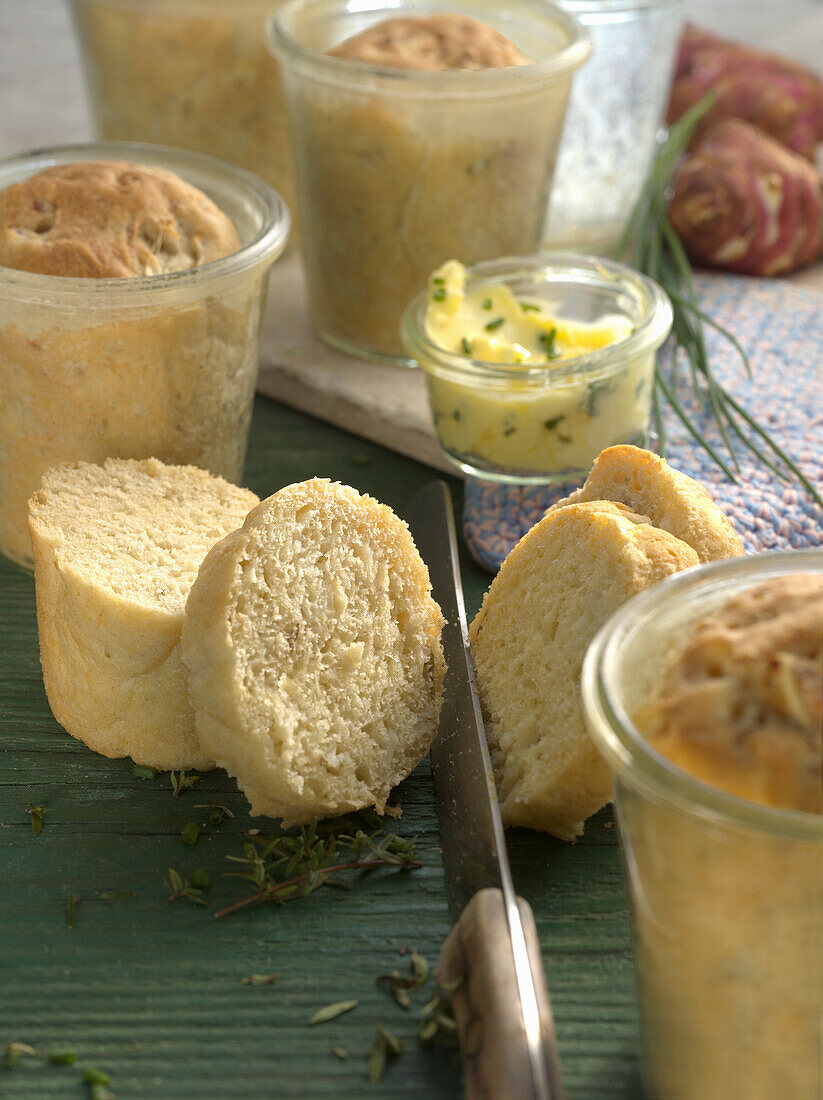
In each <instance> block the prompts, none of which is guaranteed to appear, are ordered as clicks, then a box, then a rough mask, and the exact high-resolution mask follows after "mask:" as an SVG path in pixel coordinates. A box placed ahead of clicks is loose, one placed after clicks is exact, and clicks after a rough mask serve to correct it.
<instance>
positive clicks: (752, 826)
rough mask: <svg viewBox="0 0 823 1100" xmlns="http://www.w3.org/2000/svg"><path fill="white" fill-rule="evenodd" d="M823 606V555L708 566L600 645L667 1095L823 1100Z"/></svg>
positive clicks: (643, 991) (654, 1093)
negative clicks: (822, 640) (822, 643)
mask: <svg viewBox="0 0 823 1100" xmlns="http://www.w3.org/2000/svg"><path fill="white" fill-rule="evenodd" d="M787 584H790V585H792V586H793V592H794V595H793V604H792V603H791V602H790V600H789V599H788V597H787V592H788V591H789V590H788V588H787ZM769 587H771V594H770V595H768V596H767V595H766V593H767V591H768V589H769ZM821 600H823V552H821V551H818V550H810V551H799V550H792V551H788V552H780V553H769V554H759V555H751V556H748V557H744V558H734V559H732V560H730V561H723V562H719V563H716V564H712V565H707V566H700V567H698V568H696V569H691V570H688V571H686V572H685V573H682V574H678V575H677V576H675V577H672V578H670V579H668V580H666V581H664V582H663V583H662V584H660V585H656V586H655V587H654V588H652V589H650V590H648V591H647V592H645V593H643V594H642V595H640V596H639V597H637V598H636V599H634V600H632V601H631V602H630V603H629V604H627V605H626V606H625V607H624V608H623V609H621V610H620V611H619V612H618V613H617V614H616V615H615V616H614V617H613V618H612V619H611V620H610V621H609V622H608V623H607V624H606V626H605V627H604V628H603V629H602V631H601V632H600V634H599V635H598V636H597V637H596V638H595V639H594V641H593V643H592V645H591V647H590V649H589V651H588V654H587V656H586V660H585V663H584V666H583V674H582V680H581V690H582V699H583V708H584V712H585V714H586V718H587V722H588V725H589V731H590V734H591V736H592V739H593V740H594V743H595V745H596V746H597V748H598V749H599V750H600V752H601V753H602V755H603V756H604V758H605V759H606V760H607V762H608V763H609V764H610V765H611V767H612V768H613V770H614V773H615V813H616V818H617V823H618V826H619V830H620V843H621V848H622V852H623V862H624V869H625V875H626V880H627V886H628V892H629V900H630V905H631V911H632V933H633V943H634V956H635V965H636V972H637V987H638V994H639V999H640V1010H641V1020H642V1036H643V1054H644V1071H645V1079H646V1086H647V1095H648V1096H649V1097H650V1098H652V1100H657V1098H661V1100H662V1098H663V1097H665V1098H666V1100H729V1098H731V1097H747V1098H748V1097H764V1098H765V1097H769V1098H771V1097H775V1098H777V1097H779V1098H780V1100H821V1098H823V1073H821V1061H820V1054H821V1047H820V1022H821V1019H823V949H822V948H821V944H823V812H821V807H823V801H821V799H823V794H821V790H820V771H819V769H820V751H821V750H820V740H819V733H820V716H819V707H820V677H821V669H820V660H821V657H820V632H821V631H823V615H821ZM813 601H814V602H813ZM770 605H771V606H770ZM792 615H793V616H795V618H794V622H793V624H792V623H790V621H789V619H790V616H792ZM818 620H820V621H818ZM766 628H768V629H770V630H771V633H770V634H769V635H765V634H764V633H763V631H764V629H766ZM815 653H816V656H815ZM815 662H816V668H817V672H816V673H815V671H814V667H812V666H814V665H815ZM734 670H736V672H735V671H734ZM815 681H816V686H815ZM815 705H816V707H817V711H818V713H817V717H816V718H815V716H814V713H813V712H814V710H815ZM761 714H762V715H763V717H761ZM664 715H668V716H669V718H668V719H667V720H666V722H663V724H660V722H659V719H660V716H664ZM655 716H657V717H658V722H657V723H656V722H655ZM747 727H750V729H747ZM815 731H816V734H817V747H816V748H815V744H814V740H815ZM675 761H677V763H675ZM678 764H680V765H682V766H678ZM697 776H700V778H697ZM798 807H802V808H798Z"/></svg>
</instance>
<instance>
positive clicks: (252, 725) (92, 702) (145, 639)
mask: <svg viewBox="0 0 823 1100" xmlns="http://www.w3.org/2000/svg"><path fill="white" fill-rule="evenodd" d="M241 525H242V526H241ZM30 532H31V537H32V544H33V548H34V562H35V584H36V592H37V614H38V625H39V632H40V647H41V661H42V666H43V678H44V682H45V685H46V692H47V694H48V698H49V702H50V704H51V707H52V710H53V712H54V714H55V717H56V718H57V719H58V721H59V722H60V723H61V724H62V725H63V726H64V727H65V729H66V730H68V732H69V733H71V734H72V735H73V736H74V737H77V738H79V739H80V740H82V741H84V742H85V743H86V744H87V745H89V746H90V747H91V748H93V749H95V750H96V751H97V752H101V753H104V754H105V755H107V756H112V757H119V756H125V755H128V756H131V757H132V758H133V759H134V760H135V761H137V762H138V763H141V764H147V765H150V766H152V767H155V768H163V769H165V768H180V767H198V768H204V767H208V766H211V765H213V764H215V763H216V764H219V765H222V766H224V767H226V768H227V770H228V771H229V772H230V773H231V774H232V775H234V776H236V778H237V780H238V783H239V785H240V786H241V788H242V789H243V790H244V791H245V792H246V794H247V795H248V797H249V798H250V800H251V802H252V812H254V813H267V814H272V815H274V816H278V817H282V818H283V819H284V823H300V822H306V821H309V820H310V819H311V818H312V817H313V816H330V815H333V814H338V813H341V812H345V811H348V810H355V809H359V808H363V807H366V806H370V805H374V806H376V808H377V809H378V810H382V809H383V808H384V806H385V803H386V799H387V797H388V795H389V792H390V790H391V788H392V787H393V786H395V785H396V784H397V783H398V782H400V780H402V779H404V778H405V777H406V776H407V775H408V774H409V773H410V772H411V771H412V769H413V768H414V766H415V765H416V764H417V762H418V761H419V760H420V759H421V758H422V757H423V756H424V755H425V753H426V752H427V751H428V748H429V745H430V744H431V741H432V739H433V738H434V734H435V732H436V730H437V723H438V716H439V710H440V702H441V697H442V689H443V678H444V674H445V664H444V660H443V653H442V648H441V645H440V632H441V628H442V625H443V618H442V615H441V613H440V609H439V608H438V606H437V604H436V603H435V602H434V600H433V599H432V596H431V585H430V582H429V575H428V571H427V569H426V566H425V565H424V563H423V561H422V559H421V558H420V555H419V554H418V552H417V550H416V548H415V546H414V542H413V540H412V537H411V534H410V533H409V530H408V528H407V526H406V524H405V523H403V522H402V520H400V519H399V518H398V517H397V516H396V515H395V514H394V513H393V512H392V511H391V509H390V508H388V507H386V506H385V505H382V504H379V503H378V502H377V501H374V500H372V499H371V498H370V497H367V496H361V495H360V494H359V493H358V492H356V491H355V490H354V489H350V488H348V487H346V486H342V485H338V484H332V483H330V482H329V481H326V480H320V479H318V480H313V481H308V482H303V483H300V484H297V485H291V486H288V487H287V488H285V489H283V490H281V491H280V492H279V493H275V494H274V496H272V497H269V498H268V499H267V500H265V501H263V502H262V503H258V500H257V497H256V496H255V495H254V494H253V493H251V492H249V491H247V490H245V489H238V488H236V487H235V486H232V485H229V484H228V483H227V482H225V481H223V480H222V479H220V478H215V477H212V476H211V475H209V474H207V473H205V472H204V471H202V470H198V469H195V468H193V467H179V466H166V465H164V464H163V463H161V462H159V461H157V460H155V459H149V460H146V461H136V460H125V459H122V460H121V459H110V460H108V461H107V462H106V463H105V464H104V465H103V466H95V465H92V464H88V463H77V464H71V465H66V466H60V467H56V468H55V469H52V470H50V471H49V472H48V473H47V474H46V476H45V478H44V481H43V484H42V487H41V489H40V490H39V491H38V492H37V493H36V494H35V495H34V497H33V498H32V500H31V502H30Z"/></svg>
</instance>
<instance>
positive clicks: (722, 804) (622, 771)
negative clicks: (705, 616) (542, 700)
mask: <svg viewBox="0 0 823 1100" xmlns="http://www.w3.org/2000/svg"><path fill="white" fill-rule="evenodd" d="M807 572H813V573H823V550H815V549H806V550H777V551H770V552H767V553H761V554H747V555H745V556H744V557H739V558H730V559H726V560H724V561H717V562H711V563H708V564H705V565H697V566H693V567H692V568H691V569H686V570H684V571H683V572H682V573H677V574H675V575H674V576H671V577H667V578H666V579H665V580H664V581H662V582H661V583H659V584H656V585H654V586H653V587H652V588H649V589H647V590H646V591H645V592H641V593H640V595H638V596H635V597H634V598H633V599H631V600H630V601H629V602H628V603H627V604H625V605H624V606H623V607H621V608H620V610H619V611H617V612H615V614H614V615H612V617H611V618H610V619H609V620H608V622H607V623H605V625H604V626H603V627H602V628H601V629H600V630H599V631H598V633H597V634H596V635H595V637H594V639H593V641H592V642H591V644H590V646H589V648H588V651H587V653H586V657H585V659H584V661H583V669H582V673H581V679H580V686H581V696H582V701H583V710H584V713H585V715H586V718H587V720H588V728H589V732H590V734H591V737H592V740H593V741H594V743H595V745H596V747H597V749H598V750H599V752H600V753H601V755H602V756H603V757H604V758H605V760H606V761H607V763H608V764H609V765H610V767H611V768H612V770H613V771H615V773H616V774H618V775H619V776H621V777H622V778H623V779H625V780H626V781H627V782H628V783H630V784H631V785H632V786H635V787H637V788H638V789H640V790H641V791H643V792H644V793H646V794H649V795H651V796H652V797H654V798H656V799H657V800H659V801H662V802H664V803H667V804H670V805H673V806H676V807H677V808H679V809H681V810H686V811H687V812H688V813H691V814H693V815H695V816H699V817H702V818H704V819H705V820H707V821H709V822H710V823H712V824H713V825H717V826H727V827H729V826H731V827H736V828H744V829H749V830H754V831H757V832H766V833H769V834H773V835H776V836H779V837H783V838H787V839H792V840H798V839H799V840H811V841H817V842H823V815H820V814H815V813H808V812H805V811H803V810H794V809H782V808H777V807H774V806H766V805H764V804H762V803H758V802H752V801H751V800H749V799H746V798H742V797H740V796H739V795H735V794H732V793H731V792H729V791H725V790H723V789H721V788H719V787H715V786H712V785H711V784H709V783H705V782H703V781H702V780H700V779H697V778H696V777H695V776H693V775H691V774H689V773H688V772H686V771H684V770H683V769H682V768H679V767H677V765H675V764H673V763H672V762H671V761H670V760H668V759H667V758H666V757H664V756H662V755H661V754H660V753H658V752H657V751H656V750H655V749H654V748H653V747H652V746H651V745H650V744H649V742H648V741H647V740H646V738H645V737H644V736H643V734H642V733H641V732H640V731H639V730H638V728H637V727H636V726H635V724H634V723H633V722H632V720H631V718H630V717H629V714H628V712H627V711H626V709H625V708H624V706H623V705H622V701H621V699H620V691H619V689H618V687H617V683H616V680H617V675H616V669H615V666H616V664H617V661H618V659H619V654H620V652H621V650H622V648H623V647H624V646H625V645H626V643H627V641H628V640H629V638H630V637H631V635H632V634H633V633H634V632H635V631H636V630H638V629H639V628H640V627H641V626H642V624H643V622H644V621H648V619H649V617H651V616H652V615H654V614H656V613H658V612H659V609H660V606H661V603H669V604H672V603H674V602H675V601H677V602H680V603H683V604H685V603H686V602H687V600H688V599H689V598H690V597H691V596H692V595H693V594H694V593H697V592H699V591H701V590H707V591H711V590H715V591H716V592H720V591H726V592H727V594H728V595H729V596H730V595H732V594H733V593H734V592H735V591H736V590H737V589H735V588H734V587H733V584H734V582H735V581H736V580H741V579H742V580H746V581H750V583H751V584H752V585H753V584H756V583H759V582H760V581H765V580H767V579H769V578H770V577H775V576H785V575H788V574H795V573H807ZM675 606H676V604H675Z"/></svg>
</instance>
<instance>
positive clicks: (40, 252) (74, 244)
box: [0, 161, 240, 279]
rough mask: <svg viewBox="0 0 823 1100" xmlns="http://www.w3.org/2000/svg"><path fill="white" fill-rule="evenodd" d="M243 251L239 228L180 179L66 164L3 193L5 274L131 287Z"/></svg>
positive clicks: (1, 258) (150, 171) (109, 164)
mask: <svg viewBox="0 0 823 1100" xmlns="http://www.w3.org/2000/svg"><path fill="white" fill-rule="evenodd" d="M239 248H240V241H239V238H238V236H237V230H236V229H235V227H234V224H233V223H232V222H231V220H230V219H229V218H228V217H227V216H226V215H225V214H224V213H223V211H222V210H220V209H219V207H217V206H216V205H215V204H214V203H213V202H212V200H211V199H210V198H208V197H207V196H206V195H204V194H203V192H202V191H200V190H198V188H196V187H193V186H192V185H191V184H189V183H186V182H185V181H184V180H182V179H181V178H180V176H178V175H177V174H176V173H175V172H169V171H166V170H165V169H162V168H150V167H146V166H143V165H138V164H128V163H124V162H120V161H93V162H82V161H81V162H77V163H75V164H58V165H54V166H53V167H51V168H46V169H44V170H43V171H42V172H38V173H37V174H36V175H34V176H30V177H29V179H27V180H23V181H22V182H21V183H15V184H12V186H11V187H7V188H6V189H5V190H4V191H2V192H0V265H2V266H4V267H12V268H16V269H17V270H19V271H31V272H36V273H38V274H40V275H62V276H72V277H75V278H94V279H111V278H116V279H124V278H131V277H133V276H136V275H162V274H166V273H168V272H173V271H185V270H188V269H189V268H193V267H198V266H199V265H201V264H206V263H210V262H211V261H213V260H218V259H220V258H222V257H224V256H228V255H230V254H231V253H233V252H236V251H237V250H238V249H239Z"/></svg>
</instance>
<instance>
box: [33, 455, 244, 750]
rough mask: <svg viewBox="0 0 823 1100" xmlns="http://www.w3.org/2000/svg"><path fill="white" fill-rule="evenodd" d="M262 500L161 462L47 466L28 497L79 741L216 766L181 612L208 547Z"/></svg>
mask: <svg viewBox="0 0 823 1100" xmlns="http://www.w3.org/2000/svg"><path fill="white" fill-rule="evenodd" d="M257 501H258V498H257V497H256V496H255V494H254V493H252V492H249V491H248V490H247V489H239V488H237V487H236V486H234V485H230V484H229V483H228V482H226V481H223V480H222V479H221V478H216V477H212V476H211V475H210V474H207V473H206V472H205V471H203V470H199V469H196V468H195V467H192V466H166V465H164V464H163V463H162V462H159V461H158V460H157V459H147V460H143V461H135V460H127V459H109V460H107V461H106V462H105V463H104V464H103V465H102V466H97V465H93V464H90V463H74V464H68V465H63V466H58V467H55V468H54V469H51V470H49V471H48V472H47V473H46V474H45V476H44V478H43V483H42V487H41V488H40V489H39V490H38V491H37V492H36V493H35V494H34V495H33V497H32V498H31V500H30V502H29V529H30V533H31V540H32V547H33V551H34V577H35V588H36V595H37V623H38V630H39V634H40V659H41V663H42V666H43V680H44V682H45V686H46V694H47V695H48V699H49V703H50V705H51V708H52V711H53V712H54V716H55V718H56V719H57V721H58V722H60V724H61V725H62V726H63V727H64V728H65V729H66V730H67V731H68V732H69V733H70V734H71V735H72V736H73V737H76V738H78V739H79V740H81V741H83V742H85V744H87V745H88V746H89V748H92V749H94V750H95V751H96V752H100V753H103V754H104V755H105V756H110V757H120V756H131V757H132V759H133V760H135V761H136V762H137V763H139V764H146V765H149V766H151V767H155V768H161V769H165V768H179V767H196V768H204V767H209V766H211V760H210V757H209V756H208V754H206V753H204V752H203V751H202V749H201V748H200V745H199V743H198V740H197V736H196V732H195V727H194V716H193V713H192V710H191V707H190V705H189V701H188V692H187V686H186V672H185V668H184V666H183V663H182V656H181V640H180V634H181V629H182V625H183V612H184V609H185V605H186V599H187V597H188V594H189V589H190V588H191V585H192V582H193V581H194V578H195V576H196V575H197V570H198V568H199V567H200V564H201V562H202V560H203V558H204V557H205V555H206V552H207V551H208V550H209V548H210V547H211V546H212V545H213V544H214V543H215V542H217V541H218V540H219V539H221V538H223V536H224V535H225V534H226V533H227V532H229V531H231V530H233V529H234V528H236V527H238V526H239V525H240V523H241V522H242V521H243V518H244V517H245V515H246V513H247V512H248V511H249V509H250V508H252V507H253V506H254V505H255V504H256V503H257Z"/></svg>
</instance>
